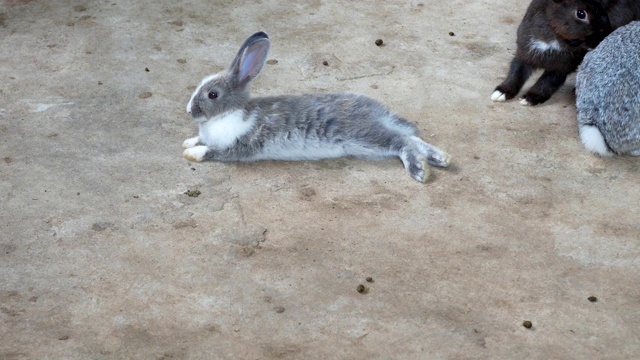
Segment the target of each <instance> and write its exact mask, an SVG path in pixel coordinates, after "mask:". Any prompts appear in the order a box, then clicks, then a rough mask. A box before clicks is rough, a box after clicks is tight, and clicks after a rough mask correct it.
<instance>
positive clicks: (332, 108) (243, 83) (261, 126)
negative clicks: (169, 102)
mask: <svg viewBox="0 0 640 360" xmlns="http://www.w3.org/2000/svg"><path fill="white" fill-rule="evenodd" d="M269 46H270V42H269V38H268V36H267V34H265V33H264V32H258V33H256V34H254V35H252V36H251V37H249V38H248V39H247V40H246V41H245V43H244V44H243V45H242V47H241V48H240V50H239V51H238V54H237V55H236V58H235V59H234V61H233V63H232V64H231V66H230V67H229V68H228V69H227V70H225V71H224V72H222V73H219V74H216V75H213V76H209V77H207V78H205V79H204V80H203V81H202V82H201V83H200V85H199V86H198V87H197V88H196V90H195V92H194V93H193V95H192V96H191V100H190V101H189V104H188V105H187V111H188V112H190V113H191V115H192V117H193V118H194V120H196V121H197V122H198V123H199V126H200V130H199V135H198V136H197V137H195V138H191V139H187V140H186V141H185V142H184V143H183V147H185V148H186V150H185V151H184V154H183V155H184V157H185V158H187V159H189V160H192V161H203V160H219V161H257V160H318V159H326V158H336V157H342V156H355V157H359V158H365V159H381V158H387V157H399V158H400V159H401V160H402V162H403V163H404V166H405V168H406V170H407V171H408V172H409V175H411V177H413V178H414V179H416V180H418V181H422V182H424V181H426V180H427V178H428V176H429V167H428V166H427V163H428V164H430V165H434V166H440V167H446V166H448V165H449V156H448V155H447V154H446V153H444V152H442V151H440V150H438V149H437V148H435V147H433V146H431V145H429V144H427V143H426V142H424V141H422V140H421V139H420V138H418V136H417V135H418V130H417V129H416V127H415V126H414V125H413V124H412V123H410V122H409V121H408V120H406V119H403V118H402V117H399V116H398V115H396V114H394V113H392V112H390V111H389V110H388V109H387V108H386V107H384V106H383V105H382V104H380V103H379V102H377V101H376V100H373V99H371V98H368V97H366V96H363V95H358V94H351V93H339V94H305V95H282V96H269V97H258V98H251V97H250V95H249V85H250V83H251V81H252V80H253V79H255V77H256V76H258V74H259V73H260V70H261V69H262V67H263V66H264V62H265V61H266V57H267V54H268V50H269Z"/></svg>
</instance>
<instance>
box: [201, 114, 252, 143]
mask: <svg viewBox="0 0 640 360" xmlns="http://www.w3.org/2000/svg"><path fill="white" fill-rule="evenodd" d="M244 115H245V114H244V111H242V110H236V111H233V112H229V113H226V114H222V115H218V116H216V117H214V118H212V119H209V120H208V121H207V122H204V123H201V124H200V131H199V134H198V135H199V137H200V141H202V143H204V144H205V145H207V146H208V147H210V148H215V149H226V148H228V147H230V146H231V145H233V143H234V142H235V141H236V140H237V139H238V138H239V137H241V136H243V135H245V134H246V133H248V132H249V131H251V129H252V128H253V125H254V123H255V115H254V114H252V115H250V116H249V117H247V118H245V116H244Z"/></svg>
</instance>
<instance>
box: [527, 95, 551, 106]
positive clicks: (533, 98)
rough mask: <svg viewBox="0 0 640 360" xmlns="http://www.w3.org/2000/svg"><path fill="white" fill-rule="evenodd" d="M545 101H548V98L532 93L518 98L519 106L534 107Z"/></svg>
mask: <svg viewBox="0 0 640 360" xmlns="http://www.w3.org/2000/svg"><path fill="white" fill-rule="evenodd" d="M547 100H549V96H544V95H540V94H534V93H526V94H524V95H523V96H522V98H520V105H524V106H534V105H538V104H542V103H543V102H545V101H547Z"/></svg>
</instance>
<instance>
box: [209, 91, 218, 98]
mask: <svg viewBox="0 0 640 360" xmlns="http://www.w3.org/2000/svg"><path fill="white" fill-rule="evenodd" d="M217 97H218V93H217V92H215V91H211V92H209V99H216V98H217Z"/></svg>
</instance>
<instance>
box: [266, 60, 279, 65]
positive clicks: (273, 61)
mask: <svg viewBox="0 0 640 360" xmlns="http://www.w3.org/2000/svg"><path fill="white" fill-rule="evenodd" d="M277 63H278V60H276V59H271V60H267V64H269V65H275V64H277Z"/></svg>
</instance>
